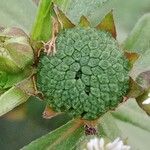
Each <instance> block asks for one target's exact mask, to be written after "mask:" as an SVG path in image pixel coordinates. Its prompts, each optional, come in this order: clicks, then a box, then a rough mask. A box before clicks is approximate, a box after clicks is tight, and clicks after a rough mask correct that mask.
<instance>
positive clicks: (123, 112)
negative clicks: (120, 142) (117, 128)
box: [112, 99, 150, 132]
mask: <svg viewBox="0 0 150 150" xmlns="http://www.w3.org/2000/svg"><path fill="white" fill-rule="evenodd" d="M129 101H133V99H129ZM130 103H131V102H130ZM132 103H133V102H132ZM128 104H129V103H128ZM136 106H137V105H136ZM139 109H140V108H139ZM139 109H137V110H136V109H135V108H131V106H127V104H126V105H122V106H121V107H119V108H118V109H117V111H115V112H113V113H112V114H113V116H115V117H116V118H118V119H120V120H123V121H125V122H128V123H131V124H133V125H134V126H137V127H140V128H142V129H144V130H146V131H148V132H150V120H149V118H148V116H147V115H144V113H143V112H142V113H141V110H139Z"/></svg>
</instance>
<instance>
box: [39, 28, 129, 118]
mask: <svg viewBox="0 0 150 150" xmlns="http://www.w3.org/2000/svg"><path fill="white" fill-rule="evenodd" d="M56 48H57V53H56V54H55V55H54V56H47V55H46V54H41V57H40V62H39V65H38V73H37V87H38V89H39V90H40V91H42V92H43V94H44V96H45V99H46V100H47V102H48V104H49V105H50V107H51V108H53V109H54V110H55V111H58V112H67V113H69V114H70V115H72V116H74V117H76V116H78V117H81V118H84V119H87V120H93V119H96V118H98V117H100V116H101V115H103V114H104V113H105V112H107V111H108V110H111V109H114V108H115V107H117V105H118V104H119V103H120V102H122V100H123V96H125V94H126V92H127V90H128V81H129V76H128V71H129V69H130V68H129V64H128V61H127V60H126V58H125V57H124V55H123V51H122V50H121V49H120V48H119V46H118V44H117V42H116V40H115V39H113V38H112V37H111V35H110V34H109V33H107V32H104V31H98V30H96V29H94V28H88V29H84V28H77V27H75V28H73V29H67V30H63V31H62V32H61V33H60V34H59V35H58V37H57V40H56Z"/></svg>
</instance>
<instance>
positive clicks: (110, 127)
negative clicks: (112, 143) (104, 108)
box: [98, 112, 122, 140]
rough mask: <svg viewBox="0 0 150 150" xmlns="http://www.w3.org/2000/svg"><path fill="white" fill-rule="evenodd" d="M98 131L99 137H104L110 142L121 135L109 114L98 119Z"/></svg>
mask: <svg viewBox="0 0 150 150" xmlns="http://www.w3.org/2000/svg"><path fill="white" fill-rule="evenodd" d="M98 129H99V134H100V136H106V137H107V138H109V139H110V140H114V139H116V137H120V136H121V134H122V133H121V131H120V129H119V128H118V126H117V124H116V123H115V121H114V118H113V116H112V115H111V113H109V112H108V113H106V114H105V115H104V116H102V118H100V119H99V124H98Z"/></svg>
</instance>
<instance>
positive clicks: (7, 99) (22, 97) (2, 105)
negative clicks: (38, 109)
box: [0, 86, 30, 116]
mask: <svg viewBox="0 0 150 150" xmlns="http://www.w3.org/2000/svg"><path fill="white" fill-rule="evenodd" d="M29 97H30V96H29V95H27V94H26V93H25V92H23V91H22V90H21V89H19V88H17V87H15V86H14V87H12V88H11V89H9V90H8V91H6V92H5V93H3V94H2V95H1V96H0V116H2V115H4V114H5V113H7V112H9V111H10V110H12V109H13V108H15V107H17V106H18V105H20V104H22V103H24V102H26V101H27V100H28V98H29Z"/></svg>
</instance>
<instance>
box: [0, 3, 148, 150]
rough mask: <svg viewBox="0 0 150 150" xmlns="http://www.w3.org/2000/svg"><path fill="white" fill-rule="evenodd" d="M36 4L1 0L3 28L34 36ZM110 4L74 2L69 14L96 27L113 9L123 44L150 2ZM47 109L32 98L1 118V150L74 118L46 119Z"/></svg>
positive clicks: (70, 6) (43, 104)
mask: <svg viewBox="0 0 150 150" xmlns="http://www.w3.org/2000/svg"><path fill="white" fill-rule="evenodd" d="M35 1H36V0H34V1H32V0H7V1H6V0H0V26H17V27H20V28H22V29H24V30H25V31H26V32H27V33H28V34H30V31H31V29H32V24H33V22H34V18H35V15H36V11H37V4H36V3H35ZM36 2H37V1H36ZM107 3H108V4H107ZM107 3H106V4H105V5H104V7H101V0H93V1H91V0H82V1H81V0H74V1H73V0H72V1H71V0H70V3H69V5H68V6H67V8H66V9H65V11H66V14H67V15H68V16H69V17H70V18H71V20H72V21H73V22H78V21H79V18H80V16H81V15H83V14H84V15H86V16H88V18H89V19H90V20H91V22H92V24H93V25H96V24H97V23H98V22H99V21H100V19H101V18H102V17H103V16H104V15H105V14H106V13H107V12H108V11H109V10H110V9H112V8H113V10H114V18H115V22H116V26H117V32H118V37H117V38H118V40H119V41H120V42H122V41H123V40H124V39H125V38H126V37H127V35H128V34H129V33H130V32H131V30H132V28H133V27H134V25H135V23H136V22H137V21H138V19H139V18H140V17H141V16H142V15H144V14H145V13H148V12H150V0H142V1H141V0H126V1H124V0H109V1H108V2H107ZM83 6H84V9H83ZM76 12H78V13H76ZM97 18H99V19H97ZM44 107H45V103H44V102H42V101H39V100H38V99H36V98H33V97H31V98H30V99H29V100H28V101H27V103H25V104H23V105H21V106H19V107H18V108H16V109H15V110H13V111H11V112H9V113H8V114H6V115H4V116H3V117H1V118H0V149H1V150H16V149H19V148H21V147H23V146H24V145H26V144H28V143H30V142H31V141H33V140H34V139H36V138H38V137H40V136H42V135H44V134H46V133H48V132H50V131H51V130H54V129H55V128H57V127H59V126H60V125H62V124H64V123H65V122H67V120H69V119H70V118H69V117H68V116H67V115H61V116H58V117H55V118H53V119H51V120H46V119H43V118H42V112H43V110H44ZM120 124H121V122H120ZM135 142H136V141H135Z"/></svg>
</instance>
